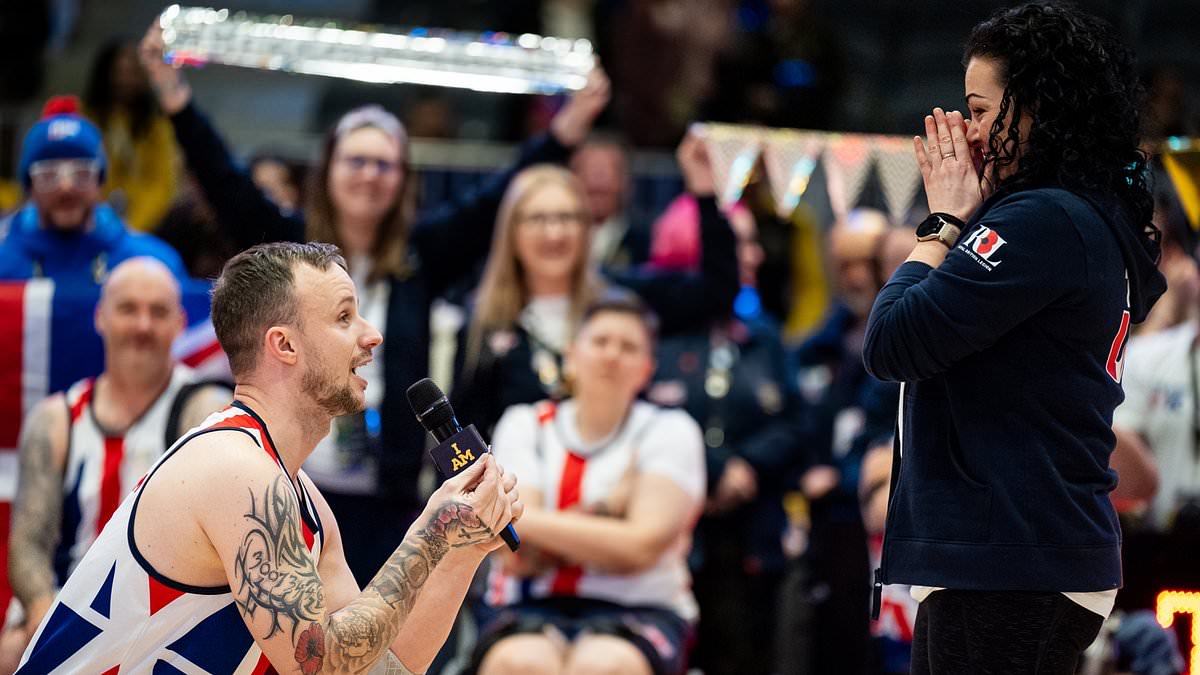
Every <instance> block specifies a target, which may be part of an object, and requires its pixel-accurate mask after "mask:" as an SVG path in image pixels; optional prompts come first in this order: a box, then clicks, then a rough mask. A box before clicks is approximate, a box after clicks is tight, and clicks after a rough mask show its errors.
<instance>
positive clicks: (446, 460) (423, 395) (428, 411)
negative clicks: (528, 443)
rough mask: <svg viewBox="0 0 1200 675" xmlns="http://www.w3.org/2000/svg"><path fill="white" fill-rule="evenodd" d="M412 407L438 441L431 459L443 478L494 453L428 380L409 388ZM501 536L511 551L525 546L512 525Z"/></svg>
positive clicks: (432, 451)
mask: <svg viewBox="0 0 1200 675" xmlns="http://www.w3.org/2000/svg"><path fill="white" fill-rule="evenodd" d="M408 405H409V406H411V407H412V411H413V414H414V415H416V416H417V421H418V422H420V423H421V426H422V427H425V430H426V431H428V432H429V433H430V434H433V439H434V440H436V441H437V442H438V444H437V445H436V446H434V448H433V449H432V450H430V451H429V456H430V457H432V458H433V464H434V466H436V467H437V468H438V472H439V473H441V474H442V478H443V479H446V478H449V477H451V476H453V475H455V474H457V473H459V472H460V471H463V470H465V469H466V468H467V467H469V466H471V465H472V464H474V463H475V462H476V461H477V460H478V459H479V458H480V457H482V456H483V453H485V452H491V450H490V449H489V448H488V446H487V443H484V442H483V437H482V436H480V435H479V432H478V431H477V430H476V429H475V425H474V424H469V425H467V427H466V428H463V426H462V425H461V424H459V423H458V419H457V418H456V417H454V408H452V407H450V401H448V400H446V395H445V394H443V393H442V390H441V389H440V388H438V386H437V385H436V384H434V383H433V380H431V379H429V378H428V377H426V378H424V379H422V380H420V381H419V382H417V383H415V384H413V385H412V386H411V387H409V388H408ZM500 537H501V538H502V539H504V543H505V544H508V550H510V551H514V552H515V551H516V550H517V548H518V547H519V546H520V545H521V538H520V537H519V536H517V531H516V530H515V529H513V526H512V523H509V524H508V525H505V526H504V529H503V530H501V531H500Z"/></svg>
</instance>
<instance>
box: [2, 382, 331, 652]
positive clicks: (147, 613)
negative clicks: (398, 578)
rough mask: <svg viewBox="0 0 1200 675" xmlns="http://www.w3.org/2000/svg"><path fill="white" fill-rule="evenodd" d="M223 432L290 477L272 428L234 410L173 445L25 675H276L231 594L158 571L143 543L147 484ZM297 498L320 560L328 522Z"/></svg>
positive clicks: (110, 529)
mask: <svg viewBox="0 0 1200 675" xmlns="http://www.w3.org/2000/svg"><path fill="white" fill-rule="evenodd" d="M216 431H234V432H241V433H245V434H247V435H248V436H250V437H251V438H252V439H253V440H254V442H255V444H256V445H258V446H259V447H260V448H261V449H262V451H263V452H266V453H267V454H268V455H269V456H270V457H271V458H272V459H273V460H275V462H276V464H278V465H279V470H280V471H282V472H284V473H285V474H286V473H287V467H285V466H284V464H283V461H282V460H281V459H280V456H279V453H278V452H276V450H275V445H274V443H273V442H272V440H271V435H270V433H269V432H268V431H267V428H266V425H264V424H263V421H262V419H261V418H259V417H258V415H257V414H255V413H254V412H253V411H252V410H250V408H248V407H246V406H245V405H243V404H241V403H239V402H234V403H233V405H231V406H230V407H228V408H226V409H225V410H222V411H220V412H217V413H213V414H212V415H210V416H209V417H208V419H206V420H205V421H204V423H203V424H201V425H200V426H198V427H196V428H195V429H192V430H191V431H189V432H188V433H187V434H185V435H184V436H183V438H181V439H180V440H179V441H177V442H176V443H175V444H174V445H173V446H171V448H170V449H169V450H168V451H167V452H166V454H164V455H163V456H162V458H160V459H159V460H158V462H157V463H155V465H154V466H153V467H152V468H151V469H150V471H149V473H147V474H146V477H145V478H143V479H142V482H141V483H140V484H139V485H138V486H137V487H135V488H134V490H133V492H132V493H130V494H129V496H128V497H126V498H125V501H124V502H122V503H121V506H120V507H119V508H118V509H117V511H116V512H115V513H114V514H113V516H112V518H111V519H110V520H109V522H108V524H107V525H106V526H105V527H104V530H103V531H102V532H101V533H100V536H99V537H98V538H97V539H96V542H95V543H94V544H93V545H92V547H91V548H90V549H89V550H88V552H87V553H86V554H85V555H84V557H83V559H82V560H81V561H80V562H79V564H78V566H76V568H75V571H74V572H73V573H72V574H71V576H70V578H69V579H67V583H66V584H65V585H64V586H63V589H62V591H61V592H60V593H59V595H58V598H57V599H56V600H55V603H54V605H53V606H52V607H51V608H50V611H49V612H47V613H46V618H45V619H43V620H42V624H41V625H40V626H39V627H38V630H37V632H36V633H35V634H34V636H33V639H32V640H31V641H30V645H29V647H28V648H27V649H26V650H25V655H24V657H23V659H22V662H21V666H20V667H19V668H18V669H17V673H18V674H19V675H35V674H39V675H40V674H42V673H53V674H60V673H62V674H65V673H97V674H102V675H119V674H120V673H154V675H199V674H201V673H203V674H205V675H221V674H226V673H228V674H231V675H233V674H236V675H251V674H253V675H262V674H264V673H274V672H275V671H274V669H272V667H271V664H270V662H269V661H268V660H267V657H266V656H264V655H263V653H262V650H260V649H259V648H258V645H257V644H255V642H254V638H253V637H252V636H251V635H250V631H249V630H248V629H247V628H246V624H245V623H244V622H243V620H242V617H241V614H240V610H239V608H238V606H237V605H236V604H235V603H234V599H233V594H232V592H231V591H230V588H229V586H217V587H205V586H191V585H187V584H183V583H180V582H177V581H173V580H171V579H169V578H167V577H166V576H164V575H163V574H161V573H160V572H158V571H156V570H155V569H154V568H153V567H151V566H150V564H149V562H147V561H146V559H145V558H143V557H142V555H141V554H140V553H139V552H138V549H137V545H136V543H135V542H134V535H133V518H134V515H135V513H136V512H137V506H138V501H139V499H140V497H141V494H142V491H143V490H144V489H145V485H146V483H148V482H149V481H151V480H153V479H154V474H155V473H156V472H157V470H158V468H159V467H161V466H162V465H163V463H164V462H168V461H170V459H171V457H172V456H174V454H175V452H176V451H178V449H179V448H180V447H182V446H183V445H184V444H185V443H187V442H188V441H190V440H191V439H193V438H195V437H196V436H199V435H201V434H206V433H212V432H216ZM297 497H298V499H299V501H300V505H301V509H300V511H301V520H302V523H301V525H302V530H303V534H304V540H305V543H306V544H307V545H308V549H309V551H310V552H311V553H312V555H313V559H314V560H319V559H320V554H321V544H322V541H323V539H324V533H323V530H322V529H321V522H320V519H319V517H318V516H317V512H316V510H315V509H314V508H313V505H312V500H311V499H310V497H309V495H308V492H307V490H306V489H304V488H303V484H301V490H300V491H299V493H298V495H297Z"/></svg>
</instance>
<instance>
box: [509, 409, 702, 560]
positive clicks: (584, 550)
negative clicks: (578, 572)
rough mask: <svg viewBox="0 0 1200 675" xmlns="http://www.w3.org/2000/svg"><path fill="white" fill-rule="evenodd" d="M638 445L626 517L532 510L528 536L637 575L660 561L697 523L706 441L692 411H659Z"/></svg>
mask: <svg viewBox="0 0 1200 675" xmlns="http://www.w3.org/2000/svg"><path fill="white" fill-rule="evenodd" d="M658 414H659V418H658V419H655V420H654V422H653V424H654V427H653V428H652V429H651V430H650V431H648V432H647V433H646V434H645V435H644V436H643V438H642V440H641V441H640V442H639V443H638V448H637V453H638V461H637V468H636V476H635V477H634V482H633V487H632V490H631V491H630V497H629V505H628V508H627V509H626V510H625V513H624V516H622V517H620V518H614V517H608V516H600V515H591V514H587V513H582V512H579V511H551V510H548V509H544V508H543V509H528V510H526V512H525V515H524V516H523V517H522V519H521V536H522V538H523V539H524V540H525V541H527V542H529V543H530V544H533V545H534V546H537V547H539V548H541V549H543V550H545V551H548V552H550V553H552V554H554V555H557V556H559V557H562V558H564V559H566V560H569V561H572V562H576V563H582V564H587V565H592V566H595V567H599V568H601V569H605V570H609V571H611V572H614V573H624V574H633V573H636V572H639V571H641V570H644V569H646V568H648V567H650V566H652V565H654V563H655V562H657V561H658V559H659V558H660V557H662V555H663V553H664V552H665V551H666V550H667V549H668V548H669V547H670V546H671V545H672V544H673V543H675V541H676V540H677V538H678V537H679V534H680V533H681V532H683V531H685V530H686V529H688V528H690V527H691V526H692V524H693V523H694V522H695V518H696V516H697V514H698V512H699V509H700V506H701V504H702V502H703V499H704V492H705V489H704V488H705V476H704V441H703V439H702V438H701V434H700V428H699V427H698V426H697V425H696V423H695V422H693V421H692V419H691V418H690V417H688V416H687V413H684V412H682V411H678V410H673V411H669V412H661V413H658Z"/></svg>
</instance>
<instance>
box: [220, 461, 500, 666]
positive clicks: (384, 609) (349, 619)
mask: <svg viewBox="0 0 1200 675" xmlns="http://www.w3.org/2000/svg"><path fill="white" fill-rule="evenodd" d="M245 517H246V519H247V521H248V522H249V523H250V527H249V530H248V531H247V532H246V534H245V536H244V538H243V539H242V543H241V546H240V547H239V549H238V552H237V555H236V557H235V559H234V570H233V572H234V583H233V584H232V588H233V592H234V597H235V599H236V601H237V604H238V607H239V608H241V610H242V612H243V614H245V615H246V617H247V621H248V622H251V621H253V622H255V623H254V624H253V625H258V626H262V627H263V629H262V630H265V633H264V634H263V635H261V636H259V637H261V638H262V639H264V640H268V639H271V638H273V637H274V636H276V635H278V634H280V633H284V634H286V635H288V637H289V638H290V641H291V644H292V645H293V646H294V647H295V654H294V656H295V661H296V664H297V665H298V666H299V667H300V671H301V672H302V673H304V675H313V674H314V673H339V672H361V671H363V670H365V669H366V668H368V667H370V666H371V665H372V664H374V663H376V662H379V661H380V659H381V657H383V656H384V653H385V651H386V650H387V648H388V645H389V644H390V643H391V642H392V640H394V639H395V637H396V634H397V633H398V632H399V630H400V626H401V625H402V624H403V622H404V620H405V618H406V617H407V616H408V614H409V612H410V611H411V609H412V607H413V605H414V603H415V602H416V600H417V596H418V594H419V593H420V591H421V588H422V587H423V586H424V585H425V582H426V581H427V580H428V579H429V576H430V574H432V572H433V569H434V568H435V567H436V566H437V564H438V563H439V562H440V561H441V560H442V558H443V557H444V556H445V555H446V553H447V552H448V551H450V550H451V549H452V548H459V547H465V546H473V545H475V544H478V543H481V542H485V541H489V540H490V539H492V537H493V536H494V533H493V532H492V530H491V528H489V527H487V526H486V525H485V524H484V523H483V522H481V521H480V520H479V518H478V516H477V515H476V514H475V512H474V511H473V510H472V509H471V507H470V506H468V505H466V504H463V503H461V502H447V503H446V504H443V505H442V506H441V507H440V508H439V509H437V510H436V511H435V512H434V515H433V517H432V518H431V519H430V520H429V521H428V522H427V523H426V524H425V526H424V527H423V528H421V529H420V530H418V531H417V532H415V533H413V534H412V535H410V536H409V537H406V538H405V540H404V542H403V543H401V544H400V546H399V548H397V549H396V551H395V552H394V553H393V554H392V556H391V558H389V559H388V561H387V563H386V564H384V566H383V569H381V570H380V571H379V573H378V574H377V575H376V576H375V578H374V579H373V580H372V581H371V583H370V584H369V585H368V586H367V588H366V590H364V591H363V592H362V593H361V594H360V595H359V597H358V598H357V599H355V600H354V601H352V602H351V603H350V604H348V605H347V606H346V607H344V608H342V609H341V610H339V611H337V612H334V613H332V614H328V615H326V613H325V597H324V588H323V586H322V584H321V579H320V577H319V576H318V574H317V568H316V564H315V562H314V561H313V558H312V555H311V554H310V552H309V550H308V547H307V545H306V543H305V540H304V536H303V534H302V532H303V531H302V529H301V520H300V509H299V505H298V502H297V499H296V496H295V491H294V489H293V487H292V485H291V482H290V481H289V480H288V478H287V477H286V476H283V475H280V476H279V477H278V478H276V479H275V480H274V481H272V482H271V484H270V485H269V486H268V487H267V488H266V490H264V491H263V493H262V494H261V495H256V494H254V492H253V491H251V495H250V509H249V511H248V512H247V513H246V515H245ZM396 664H397V665H399V662H398V661H397V662H396ZM399 667H400V668H403V666H399ZM386 672H393V671H386ZM394 672H400V673H403V672H405V671H403V670H399V671H394Z"/></svg>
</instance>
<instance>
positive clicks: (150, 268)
mask: <svg viewBox="0 0 1200 675" xmlns="http://www.w3.org/2000/svg"><path fill="white" fill-rule="evenodd" d="M186 323H187V321H186V317H185V316H184V311H183V306H182V305H181V304H180V294H179V285H178V283H177V282H176V280H175V277H174V276H173V274H172V273H171V271H170V270H169V269H168V268H167V266H166V265H164V264H163V263H161V262H159V261H158V260H156V259H153V258H146V257H141V258H132V259H129V260H127V261H125V262H123V263H121V264H120V265H118V266H117V267H116V268H114V269H113V271H112V273H111V274H110V275H109V277H108V279H107V281H106V282H105V284H104V286H103V287H102V288H101V291H100V302H99V303H98V304H97V305H96V314H95V325H96V332H97V333H99V334H100V337H101V338H102V340H103V342H104V361H105V364H104V372H103V373H101V374H100V375H99V376H98V377H95V378H88V379H85V380H81V381H79V382H76V383H75V384H74V385H72V386H71V387H70V388H69V389H67V391H66V392H64V393H57V394H53V395H51V396H49V397H47V398H46V399H45V400H43V401H41V402H40V403H38V404H37V405H36V406H35V407H34V408H33V409H32V410H31V411H30V412H29V415H28V417H26V419H25V422H24V424H23V426H22V430H21V441H20V474H19V478H18V483H17V497H16V500H15V501H14V502H13V506H12V534H11V538H10V540H9V558H8V575H9V579H10V581H11V582H12V588H13V593H14V595H15V598H16V599H15V600H14V606H13V607H10V611H9V616H8V629H7V630H6V631H5V634H4V637H3V639H2V641H0V672H8V673H11V672H12V670H13V669H14V668H15V665H16V661H17V659H19V658H20V656H21V652H22V651H24V649H25V644H26V643H27V642H28V640H29V636H30V635H32V632H33V630H34V629H35V628H36V627H37V625H38V624H39V623H40V622H41V620H42V617H43V615H44V614H45V612H46V610H47V609H48V608H49V607H50V605H51V603H52V602H53V601H54V595H55V593H56V590H57V588H58V587H59V585H60V584H61V583H62V582H63V581H64V580H66V578H67V575H68V574H70V572H71V570H72V569H73V568H74V566H75V563H77V562H78V561H79V559H80V558H81V557H82V556H83V554H84V553H85V552H86V551H87V549H88V546H90V545H91V543H92V541H93V540H94V539H95V537H96V535H97V534H99V532H100V530H101V528H103V527H104V523H105V522H107V521H108V518H109V517H110V516H111V515H112V513H113V511H114V510H115V509H116V507H117V505H118V504H120V502H121V500H122V499H123V498H124V497H125V495H126V494H128V493H129V491H130V490H131V489H133V487H134V485H135V484H136V483H137V481H138V480H140V479H141V477H142V475H143V474H145V472H146V471H147V470H148V469H149V468H150V465H151V464H152V463H153V462H154V460H156V459H157V458H158V456H159V455H161V454H162V453H163V451H164V450H166V448H167V447H169V446H170V445H171V443H173V442H174V441H175V439H176V438H178V437H179V436H181V435H182V434H183V432H184V431H186V430H188V429H190V428H192V427H193V426H196V425H198V424H199V423H200V422H201V421H202V420H203V419H204V418H205V417H207V416H208V415H209V414H210V413H212V412H214V411H216V410H218V409H220V408H221V407H223V406H225V405H226V404H228V403H229V401H230V400H231V398H232V392H231V391H230V390H229V389H227V388H225V387H223V386H219V385H215V384H210V383H198V382H196V381H195V380H196V378H195V376H194V374H193V373H192V372H191V370H190V369H188V368H187V367H186V366H183V365H180V364H176V363H174V362H173V361H172V359H171V345H172V343H173V342H174V341H175V338H176V337H177V336H178V335H179V334H180V332H182V330H183V329H184V327H185V325H186ZM17 601H19V603H20V605H19V607H18V606H17Z"/></svg>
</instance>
